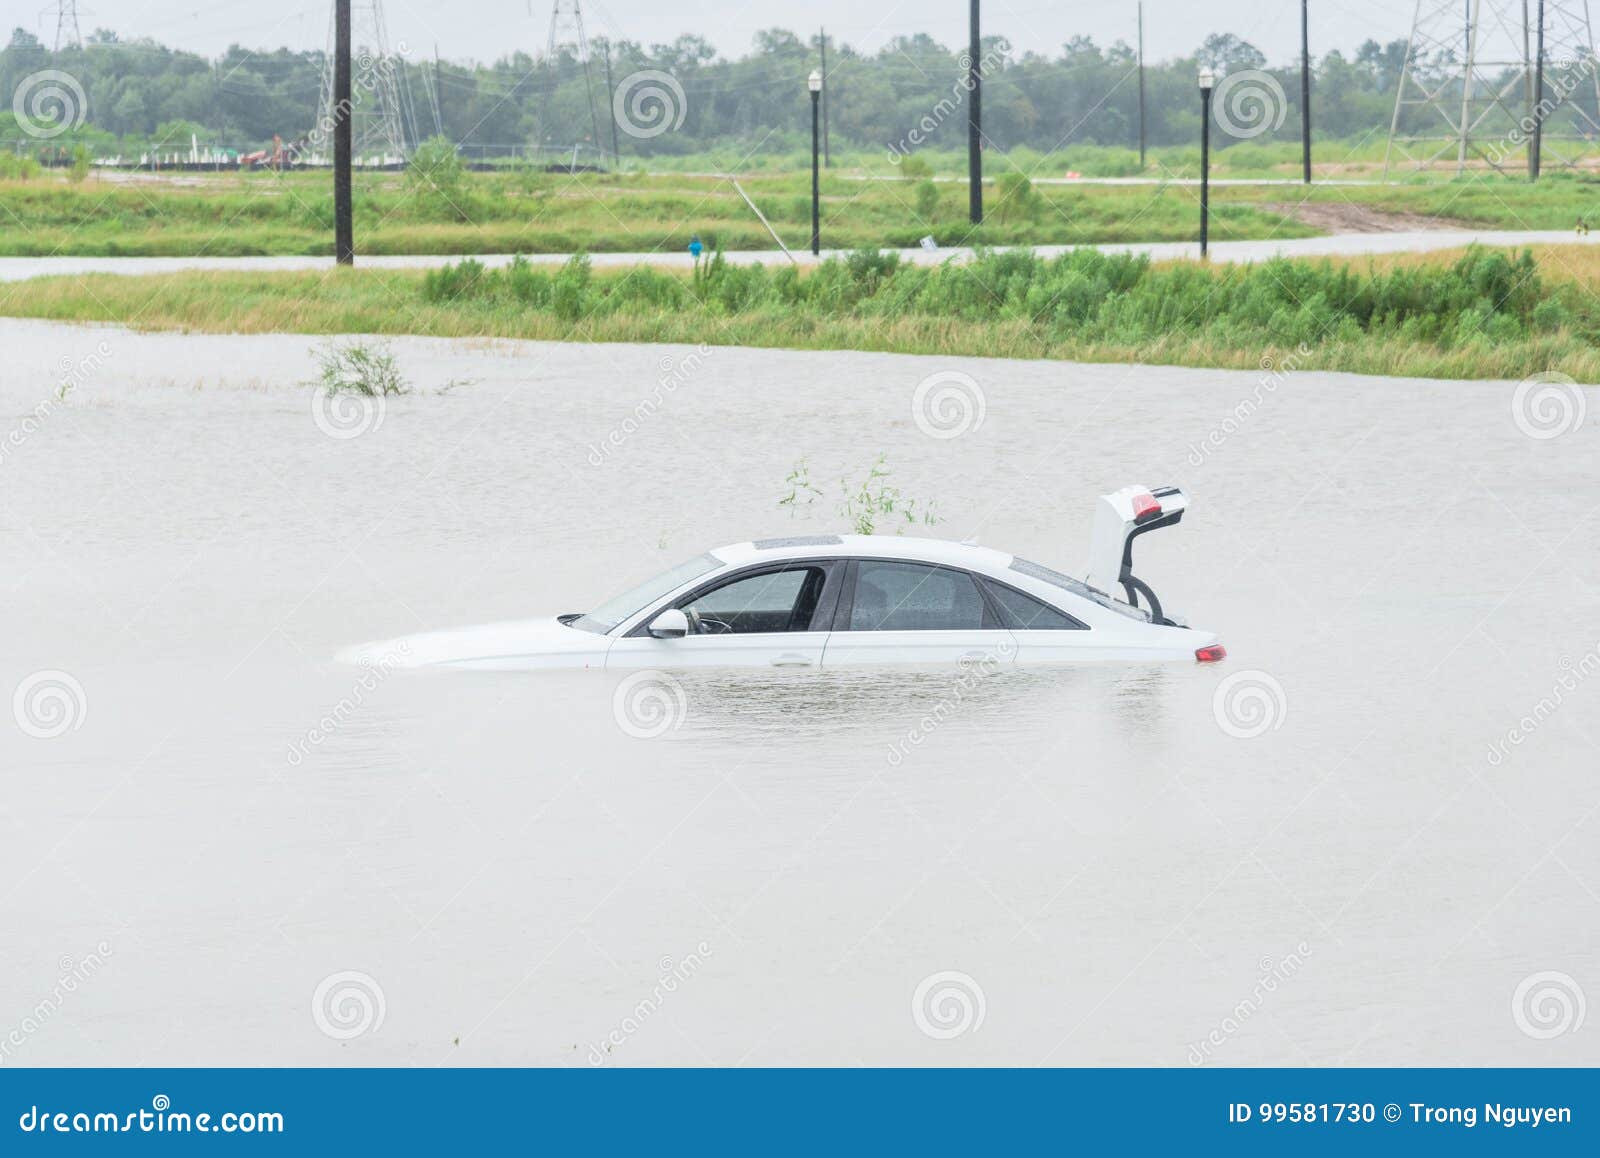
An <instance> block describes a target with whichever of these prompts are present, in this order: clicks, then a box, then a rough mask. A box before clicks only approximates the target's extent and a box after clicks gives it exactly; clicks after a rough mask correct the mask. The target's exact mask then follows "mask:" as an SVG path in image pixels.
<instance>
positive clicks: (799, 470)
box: [778, 458, 822, 518]
mask: <svg viewBox="0 0 1600 1158" xmlns="http://www.w3.org/2000/svg"><path fill="white" fill-rule="evenodd" d="M783 485H784V486H786V487H788V488H789V489H788V492H787V493H786V494H785V495H784V496H783V497H782V498H781V499H779V500H778V505H779V506H780V507H788V508H789V516H790V517H791V518H793V517H794V516H795V515H796V514H798V513H799V512H800V511H802V510H807V509H809V508H810V506H811V504H812V503H813V502H815V501H816V500H817V497H818V496H819V495H821V494H822V491H821V490H820V489H818V488H817V487H815V486H813V485H812V482H811V468H810V467H809V466H807V465H806V460H805V459H803V458H802V459H801V460H800V461H799V462H797V463H795V464H794V465H793V466H792V467H790V468H789V473H788V474H787V475H785V476H784V480H783Z"/></svg>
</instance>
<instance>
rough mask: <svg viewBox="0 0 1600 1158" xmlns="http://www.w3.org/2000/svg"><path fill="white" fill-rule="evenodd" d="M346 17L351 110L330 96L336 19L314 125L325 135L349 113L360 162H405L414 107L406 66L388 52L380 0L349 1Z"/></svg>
mask: <svg viewBox="0 0 1600 1158" xmlns="http://www.w3.org/2000/svg"><path fill="white" fill-rule="evenodd" d="M350 20H351V28H350V44H351V61H350V64H351V69H350V108H349V109H348V110H341V109H340V107H339V102H338V100H337V99H336V98H335V96H334V84H333V82H334V55H335V54H334V41H335V36H336V28H335V24H336V20H330V22H329V26H328V55H327V60H326V63H325V64H324V66H323V72H322V100H321V103H320V105H319V106H318V109H317V125H318V128H319V130H320V131H321V132H323V133H328V132H331V131H332V128H333V126H334V125H337V124H338V123H339V122H340V121H341V120H344V119H345V118H346V117H348V119H349V121H350V132H351V141H352V143H351V150H352V153H353V155H354V156H355V158H356V159H357V160H358V161H360V160H363V159H364V160H366V161H368V162H378V163H380V164H381V163H384V162H388V163H391V164H392V163H394V162H396V161H403V160H404V159H405V158H406V156H407V155H408V154H409V153H410V152H411V145H410V143H411V141H412V140H413V139H414V132H415V127H416V110H415V109H413V108H412V105H411V86H410V85H409V84H408V83H407V82H406V75H405V66H404V64H403V62H402V61H401V59H400V58H399V57H398V56H396V55H395V54H394V53H392V52H391V51H390V50H389V30H388V27H387V25H386V24H385V23H384V19H383V0H352V2H351V8H350Z"/></svg>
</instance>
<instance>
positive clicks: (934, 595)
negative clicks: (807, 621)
mask: <svg viewBox="0 0 1600 1158" xmlns="http://www.w3.org/2000/svg"><path fill="white" fill-rule="evenodd" d="M998 626H999V625H998V624H996V623H995V622H994V621H993V618H992V616H990V615H989V614H988V608H987V606H986V605H985V603H984V599H983V592H981V591H980V590H978V584H977V582H976V581H975V580H974V579H973V578H972V576H970V575H968V574H966V573H965V572H964V571H952V570H949V569H948V568H944V567H930V566H927V565H926V564H922V563H890V562H884V561H882V560H876V559H863V560H861V561H860V562H859V563H858V564H857V571H856V584H855V598H854V599H853V600H852V602H851V605H850V619H849V630H851V631H978V630H982V629H984V628H997V627H998Z"/></svg>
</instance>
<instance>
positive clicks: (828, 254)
mask: <svg viewBox="0 0 1600 1158" xmlns="http://www.w3.org/2000/svg"><path fill="white" fill-rule="evenodd" d="M895 180H899V178H895ZM1348 215H1349V212H1348V211H1347V216H1348ZM1357 216H1358V218H1359V215H1357ZM1394 220H1395V218H1393V217H1392V216H1391V218H1390V220H1389V221H1388V222H1386V223H1385V224H1393V221H1394ZM1469 245H1487V246H1498V247H1504V248H1515V247H1524V246H1529V245H1600V235H1596V236H1594V237H1591V236H1590V235H1589V234H1583V235H1581V236H1579V235H1577V234H1574V233H1573V232H1572V231H1571V230H1563V229H1470V228H1460V227H1454V226H1448V225H1447V226H1444V227H1435V226H1434V225H1432V224H1431V223H1422V222H1421V221H1420V219H1419V222H1418V223H1416V227H1415V228H1388V229H1385V230H1383V231H1378V230H1377V229H1376V228H1375V227H1374V226H1373V224H1372V222H1371V219H1368V220H1367V223H1366V228H1364V229H1363V230H1362V231H1360V232H1335V233H1329V234H1327V235H1326V236H1322V237H1280V238H1262V239H1258V240H1251V241H1213V242H1211V244H1210V246H1209V248H1208V250H1207V253H1208V255H1209V258H1210V260H1211V261H1213V262H1228V263H1232V262H1255V261H1267V260H1270V259H1271V258H1275V257H1290V258H1311V257H1359V256H1361V255H1363V254H1374V253H1431V252H1435V251H1438V250H1447V249H1464V248H1466V247H1467V246H1469ZM996 248H997V249H1000V250H1004V249H1007V248H1010V247H1008V246H997V247H996ZM1021 248H1024V249H1026V250H1028V251H1029V252H1031V253H1035V254H1038V255H1039V256H1040V257H1045V258H1049V257H1057V256H1059V255H1061V254H1063V253H1067V252H1070V251H1071V250H1074V249H1098V250H1100V251H1101V252H1103V253H1135V254H1143V255H1144V256H1146V257H1148V258H1150V259H1151V260H1152V261H1179V260H1182V259H1184V258H1194V257H1198V256H1199V248H1198V243H1196V242H1189V241H1144V242H1107V243H1105V244H1102V245H1030V246H1024V247H1021ZM850 252H851V251H849V250H845V249H825V250H823V251H822V253H821V255H820V257H812V255H811V254H810V253H809V252H806V251H805V250H804V249H795V250H793V251H791V252H790V253H784V252H783V251H781V250H777V249H747V250H730V251H728V252H726V253H724V254H723V258H724V259H725V260H726V261H728V262H730V263H732V264H734V265H787V264H789V263H790V262H791V261H792V262H794V263H795V264H797V265H813V264H815V263H816V262H818V261H828V260H830V259H842V258H846V257H848V256H849V255H850ZM888 252H893V253H895V254H897V255H898V256H899V258H900V260H901V261H902V262H904V263H906V264H908V265H939V264H941V263H943V262H946V261H949V260H950V259H951V258H957V259H960V260H963V261H965V260H968V259H970V258H971V257H972V256H973V254H974V250H972V249H971V248H970V247H966V246H950V247H946V248H942V249H931V250H925V249H897V250H891V251H888ZM520 256H521V257H522V258H523V260H524V261H528V262H532V263H533V264H535V265H560V264H562V263H563V262H565V261H567V260H569V259H570V258H571V257H572V254H570V253H531V254H522V255H520ZM512 258H513V255H512V254H509V253H490V254H479V255H477V256H476V260H478V261H480V262H482V263H483V264H484V265H485V266H488V267H490V268H492V269H493V268H499V267H501V266H505V265H509V264H510V263H511V261H512ZM588 258H589V262H590V264H591V265H593V266H594V267H595V268H596V269H626V268H629V267H632V266H635V265H641V264H646V265H662V266H669V267H677V268H681V269H687V268H688V267H689V265H690V259H689V257H688V255H687V254H686V253H683V252H681V251H679V250H675V249H674V250H652V251H649V252H639V253H592V254H589V255H588ZM461 260H462V256H461V255H453V254H362V255H360V256H359V257H358V258H357V264H358V265H360V266H361V267H362V268H363V269H437V268H439V267H440V266H445V265H454V264H455V263H457V262H459V261H461ZM333 268H334V265H333V258H332V257H307V256H269V257H0V282H9V281H24V280H26V279H28V278H34V277H64V276H71V275H82V274H93V273H111V274H122V275H134V274H162V273H177V272H179V271H181V270H198V271H201V272H207V273H292V272H296V271H304V270H332V269H333Z"/></svg>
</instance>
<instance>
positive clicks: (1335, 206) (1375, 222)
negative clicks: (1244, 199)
mask: <svg viewBox="0 0 1600 1158" xmlns="http://www.w3.org/2000/svg"><path fill="white" fill-rule="evenodd" d="M1261 208H1263V209H1266V210H1269V211H1271V212H1273V213H1282V214H1283V215H1284V216H1285V217H1292V218H1294V219H1295V220H1296V221H1300V222H1303V223H1304V224H1306V225H1309V226H1311V227H1313V228H1314V229H1325V230H1327V231H1328V232H1329V233H1414V232H1416V231H1418V230H1433V229H1463V228H1467V227H1466V226H1464V225H1463V224H1462V223H1461V222H1459V221H1452V220H1450V219H1449V218H1448V217H1427V216H1425V215H1423V214H1421V213H1407V212H1404V211H1397V210H1392V209H1374V208H1372V207H1371V206H1370V205H1357V204H1355V203H1353V202H1350V201H1299V202H1278V201H1269V202H1263V203H1262V206H1261Z"/></svg>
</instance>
